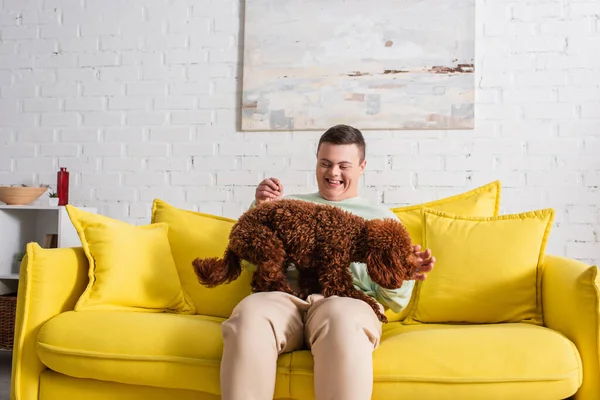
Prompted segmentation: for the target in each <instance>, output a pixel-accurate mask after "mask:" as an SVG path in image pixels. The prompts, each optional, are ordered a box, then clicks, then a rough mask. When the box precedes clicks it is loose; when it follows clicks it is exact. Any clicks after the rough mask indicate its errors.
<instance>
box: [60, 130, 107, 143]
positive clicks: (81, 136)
mask: <svg viewBox="0 0 600 400" xmlns="http://www.w3.org/2000/svg"><path fill="white" fill-rule="evenodd" d="M98 135H99V134H98V130H97V129H89V128H61V129H60V130H59V135H58V137H59V139H60V140H59V141H60V142H62V143H70V142H75V143H96V142H98V137H99V136H98Z"/></svg>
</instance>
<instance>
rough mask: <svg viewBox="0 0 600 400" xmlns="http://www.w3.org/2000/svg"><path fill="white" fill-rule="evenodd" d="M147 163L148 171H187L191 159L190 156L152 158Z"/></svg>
mask: <svg viewBox="0 0 600 400" xmlns="http://www.w3.org/2000/svg"><path fill="white" fill-rule="evenodd" d="M146 165H147V167H146V168H147V170H148V171H187V170H189V169H190V166H191V161H190V160H189V159H188V158H150V159H148V161H147V164H146Z"/></svg>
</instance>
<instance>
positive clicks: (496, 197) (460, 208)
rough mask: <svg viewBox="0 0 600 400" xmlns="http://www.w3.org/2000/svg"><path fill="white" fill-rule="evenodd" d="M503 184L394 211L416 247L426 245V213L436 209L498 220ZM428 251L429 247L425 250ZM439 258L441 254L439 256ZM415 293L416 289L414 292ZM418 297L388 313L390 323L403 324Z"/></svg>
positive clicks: (490, 184) (497, 182) (396, 208)
mask: <svg viewBox="0 0 600 400" xmlns="http://www.w3.org/2000/svg"><path fill="white" fill-rule="evenodd" d="M500 192H501V185H500V181H494V182H490V183H488V184H486V185H483V186H480V187H478V188H475V189H473V190H469V191H467V192H464V193H460V194H457V195H454V196H450V197H445V198H442V199H439V200H434V201H430V202H427V203H421V204H413V205H410V206H406V207H395V208H391V209H390V210H391V211H392V212H393V213H394V214H396V216H397V217H398V218H399V219H400V220H401V221H402V224H403V225H404V226H405V227H406V229H407V230H408V233H409V234H410V237H411V240H412V242H413V243H415V244H420V245H421V246H422V245H423V228H422V224H423V210H425V209H432V210H440V211H445V212H449V213H454V214H458V215H464V216H474V217H494V216H496V215H498V212H499V209H500ZM423 249H425V247H423ZM436 256H437V254H436ZM413 293H414V289H413ZM413 301H414V296H413V297H412V298H411V300H410V302H409V304H408V305H407V306H406V308H405V309H404V310H403V311H402V312H399V313H396V312H394V311H392V310H386V312H385V315H386V317H387V318H388V320H389V321H390V322H396V321H402V320H404V319H405V318H406V316H407V315H408V312H409V310H410V309H411V307H412V303H413Z"/></svg>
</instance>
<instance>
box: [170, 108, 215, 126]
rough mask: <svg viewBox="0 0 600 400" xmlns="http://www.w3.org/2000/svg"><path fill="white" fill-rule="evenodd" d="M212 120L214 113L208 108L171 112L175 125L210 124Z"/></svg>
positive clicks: (172, 121)
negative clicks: (207, 109)
mask: <svg viewBox="0 0 600 400" xmlns="http://www.w3.org/2000/svg"><path fill="white" fill-rule="evenodd" d="M211 120H212V113H211V112H210V111H206V110H194V111H173V112H171V123H172V124H174V125H193V124H208V123H210V122H211Z"/></svg>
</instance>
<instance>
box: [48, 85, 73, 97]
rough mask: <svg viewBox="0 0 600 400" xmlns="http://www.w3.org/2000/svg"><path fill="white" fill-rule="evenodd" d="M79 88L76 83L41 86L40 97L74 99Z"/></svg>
mask: <svg viewBox="0 0 600 400" xmlns="http://www.w3.org/2000/svg"><path fill="white" fill-rule="evenodd" d="M78 90H79V86H78V85H77V83H56V84H48V85H42V86H41V87H40V96H41V97H74V96H77V92H78Z"/></svg>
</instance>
